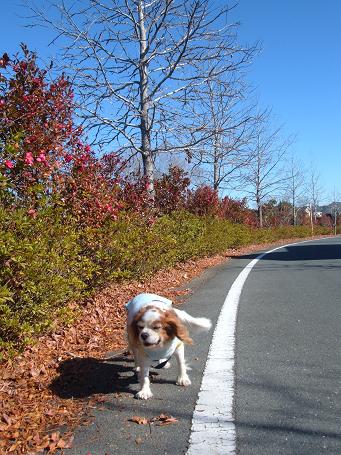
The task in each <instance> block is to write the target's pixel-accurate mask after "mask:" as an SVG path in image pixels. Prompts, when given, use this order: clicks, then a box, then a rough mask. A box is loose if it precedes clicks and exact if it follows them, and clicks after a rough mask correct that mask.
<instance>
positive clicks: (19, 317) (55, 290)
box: [0, 209, 329, 350]
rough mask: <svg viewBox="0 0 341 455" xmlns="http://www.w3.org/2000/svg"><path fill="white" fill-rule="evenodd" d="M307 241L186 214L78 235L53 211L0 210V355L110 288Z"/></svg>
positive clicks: (113, 224)
mask: <svg viewBox="0 0 341 455" xmlns="http://www.w3.org/2000/svg"><path fill="white" fill-rule="evenodd" d="M315 232H316V234H327V233H329V230H328V229H327V228H322V227H317V228H316V231H315ZM309 235H310V228H309V227H302V226H301V227H296V228H292V227H280V228H275V229H255V228H251V227H249V226H246V225H237V224H231V223H230V222H229V221H227V220H222V219H217V218H212V217H198V216H196V215H194V214H191V213H188V212H173V213H172V214H170V215H164V216H162V217H160V218H157V219H156V220H154V222H153V223H148V222H147V221H146V220H145V219H143V218H140V217H138V216H137V215H129V216H128V215H127V214H125V215H122V216H121V218H120V219H118V220H116V221H112V220H111V221H107V222H106V223H105V224H103V225H102V226H101V227H87V228H84V229H81V228H79V227H78V225H77V224H76V223H75V222H73V221H72V220H71V219H69V218H64V217H63V216H62V215H61V213H60V212H58V211H56V210H52V209H48V210H45V211H43V212H40V213H39V214H38V215H37V216H36V217H35V218H32V217H29V216H27V214H26V213H25V212H24V211H22V210H13V211H6V210H4V209H0V348H5V349H7V350H8V349H10V348H11V347H15V348H18V347H20V346H24V345H25V344H26V343H27V342H29V341H30V340H31V338H32V336H33V335H36V334H39V333H42V332H44V331H46V330H47V329H48V328H49V327H51V325H52V324H53V322H54V321H55V320H56V318H58V317H60V316H61V315H63V316H64V317H65V311H66V310H67V303H68V302H70V301H77V300H80V299H81V298H82V297H84V296H85V295H88V294H89V293H91V292H93V291H94V290H95V289H96V288H98V287H99V286H101V285H103V284H105V283H106V282H107V281H109V280H122V279H141V278H143V277H146V276H148V275H151V274H153V273H155V272H156V271H157V270H160V269H163V268H165V267H171V266H174V265H175V264H177V263H179V262H184V261H186V260H188V259H192V258H198V257H203V256H209V255H212V254H215V253H219V252H223V251H226V250H227V249H229V248H237V247H239V246H243V245H249V244H258V243H264V242H274V241H277V240H280V239H284V238H295V237H297V238H303V237H307V236H309ZM66 315H67V311H66Z"/></svg>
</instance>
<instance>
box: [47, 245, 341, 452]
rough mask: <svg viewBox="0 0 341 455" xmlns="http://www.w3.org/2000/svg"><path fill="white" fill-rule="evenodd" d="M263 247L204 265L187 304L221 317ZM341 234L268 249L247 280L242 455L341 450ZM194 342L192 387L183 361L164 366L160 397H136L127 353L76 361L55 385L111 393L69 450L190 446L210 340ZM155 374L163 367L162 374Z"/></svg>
mask: <svg viewBox="0 0 341 455" xmlns="http://www.w3.org/2000/svg"><path fill="white" fill-rule="evenodd" d="M257 255H258V253H257V254H253V255H250V256H245V257H241V258H238V259H233V260H232V261H229V262H227V263H225V264H223V265H220V266H218V267H215V268H212V269H210V270H208V271H206V272H205V273H204V274H203V275H202V276H201V277H200V278H198V279H195V280H193V281H192V282H191V283H190V284H189V285H188V286H186V287H189V288H191V289H192V290H193V294H192V295H191V297H190V298H189V299H188V301H187V302H186V304H185V305H184V306H183V308H184V309H186V311H188V312H189V313H191V314H193V315H194V316H206V317H210V318H211V319H212V321H213V322H214V323H215V322H216V320H217V318H218V315H219V312H220V309H221V306H222V304H223V302H224V300H225V297H226V295H227V293H228V291H229V289H230V287H231V285H232V283H233V282H234V280H235V279H236V277H237V276H238V275H239V273H240V272H241V270H243V268H244V267H245V266H246V265H247V264H248V263H249V262H250V261H251V260H252V259H253V258H255V257H256V256H257ZM340 284H341V239H340V238H331V239H323V240H317V241H312V242H308V243H301V244H299V245H296V246H289V247H286V248H281V249H280V250H278V251H276V252H274V253H272V254H268V255H266V256H264V258H263V259H262V260H261V261H259V262H258V263H257V265H256V266H255V267H254V269H253V270H252V272H251V273H250V275H249V277H248V278H247V280H246V283H245V286H244V289H243V292H242V295H241V300H240V305H239V313H238V320H237V329H236V359H235V362H236V363H235V367H236V368H235V375H236V377H235V409H234V414H235V424H236V437H237V444H236V446H237V453H238V454H239V455H251V454H252V455H267V454H269V455H277V454H286V455H306V454H307V455H308V454H309V455H314V454H317V455H318V454H324V453H326V454H338V455H340V454H341V397H340V389H341V387H340V385H341V362H340V361H341V358H340V357H341V355H340V348H341V343H340V334H341V293H340ZM211 335H212V333H210V334H201V335H196V336H194V340H195V344H194V346H190V347H188V348H186V358H187V360H188V362H189V364H190V366H191V368H192V370H191V371H190V372H189V374H190V377H191V380H192V386H191V387H189V388H181V387H177V386H176V385H175V383H174V381H175V376H176V368H175V367H171V368H170V369H168V370H161V371H158V372H157V375H155V376H154V377H153V382H152V384H151V387H152V391H153V393H154V397H153V398H152V399H150V400H147V401H141V400H136V399H134V394H135V392H136V390H137V383H136V380H135V378H134V376H133V374H132V363H131V361H130V360H129V359H127V358H113V359H111V360H106V361H98V360H95V359H91V358H89V359H72V360H69V361H67V362H65V364H64V365H62V368H61V377H60V378H59V380H58V382H57V384H58V385H57V386H56V387H55V388H54V390H55V392H56V393H58V394H59V395H60V396H62V397H64V398H72V397H88V396H91V395H92V394H94V393H104V394H105V395H106V397H107V400H108V401H106V402H103V403H102V404H101V405H100V406H99V407H98V409H94V412H93V415H94V423H93V424H91V425H89V426H85V427H81V428H79V429H78V430H77V431H76V437H75V441H74V446H73V448H72V449H71V450H68V451H67V453H68V454H70V455H73V454H77V455H88V454H91V455H105V454H108V455H114V454H127V455H130V454H132V455H134V454H139V455H144V454H145V455H147V454H148V455H161V454H175V455H181V454H185V453H186V451H187V447H188V440H189V436H190V430H191V418H192V413H193V409H194V406H195V403H196V400H197V395H198V391H199V388H200V383H201V377H202V372H203V369H204V366H205V361H206V356H207V352H208V348H209V344H210V340H211ZM155 373H156V372H155ZM160 414H167V415H172V416H173V417H175V418H176V419H178V423H177V424H174V425H169V426H164V427H163V426H156V425H155V424H154V425H151V426H149V425H137V424H136V423H133V422H130V421H129V419H130V418H131V417H132V416H136V415H137V416H141V417H146V418H152V417H156V416H158V415H160Z"/></svg>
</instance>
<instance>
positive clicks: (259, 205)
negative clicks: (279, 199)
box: [256, 196, 263, 228]
mask: <svg viewBox="0 0 341 455" xmlns="http://www.w3.org/2000/svg"><path fill="white" fill-rule="evenodd" d="M256 201H257V214H258V223H259V227H260V228H262V227H263V204H262V202H261V199H260V198H259V197H258V196H257V198H256Z"/></svg>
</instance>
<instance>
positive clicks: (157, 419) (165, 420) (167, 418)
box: [150, 414, 178, 426]
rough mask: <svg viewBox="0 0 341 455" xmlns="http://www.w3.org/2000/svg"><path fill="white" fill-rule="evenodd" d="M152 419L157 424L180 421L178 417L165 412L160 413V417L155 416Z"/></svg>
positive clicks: (170, 423) (162, 424) (169, 423)
mask: <svg viewBox="0 0 341 455" xmlns="http://www.w3.org/2000/svg"><path fill="white" fill-rule="evenodd" d="M150 421H151V422H155V423H156V425H157V426H164V425H172V424H173V423H178V419H176V418H175V417H173V416H168V415H165V414H160V415H159V416H158V417H154V418H153V419H151V420H150Z"/></svg>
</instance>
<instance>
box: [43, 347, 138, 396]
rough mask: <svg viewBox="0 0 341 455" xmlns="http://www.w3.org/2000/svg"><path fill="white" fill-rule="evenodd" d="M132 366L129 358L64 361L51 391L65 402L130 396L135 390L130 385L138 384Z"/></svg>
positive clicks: (76, 358) (124, 356) (85, 358)
mask: <svg viewBox="0 0 341 455" xmlns="http://www.w3.org/2000/svg"><path fill="white" fill-rule="evenodd" d="M133 366H134V364H133V361H132V359H131V358H130V357H128V356H126V355H122V356H116V357H113V358H108V359H96V358H93V357H84V358H81V357H75V358H72V359H67V360H64V361H63V362H61V363H60V365H59V367H58V373H59V376H57V377H56V378H55V379H54V380H53V381H52V382H51V384H50V389H51V390H52V392H53V393H54V394H55V395H57V396H58V397H60V398H64V399H68V398H88V397H90V396H92V395H95V394H111V393H128V394H131V395H133V394H134V393H135V392H136V391H134V390H133V389H132V388H131V385H133V384H136V382H137V379H136V375H135V374H134V371H133Z"/></svg>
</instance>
